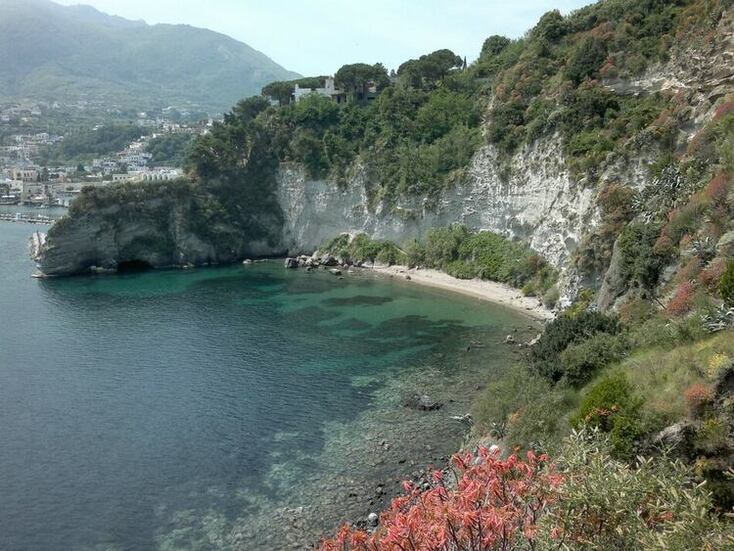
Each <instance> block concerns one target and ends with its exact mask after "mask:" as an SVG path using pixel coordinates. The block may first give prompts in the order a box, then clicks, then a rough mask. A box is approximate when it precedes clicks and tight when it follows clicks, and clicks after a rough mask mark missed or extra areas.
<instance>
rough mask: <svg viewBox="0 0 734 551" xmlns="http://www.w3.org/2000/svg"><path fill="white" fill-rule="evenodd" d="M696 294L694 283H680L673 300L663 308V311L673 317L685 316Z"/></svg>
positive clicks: (691, 306)
mask: <svg viewBox="0 0 734 551" xmlns="http://www.w3.org/2000/svg"><path fill="white" fill-rule="evenodd" d="M695 293H696V285H695V284H694V283H690V282H686V283H681V284H680V285H679V286H678V289H676V291H675V294H674V295H673V298H671V299H670V302H669V303H668V305H667V306H666V308H665V311H666V312H667V313H668V314H669V315H671V316H673V317H680V316H682V315H684V314H687V313H688V312H690V311H691V308H693V299H694V296H695Z"/></svg>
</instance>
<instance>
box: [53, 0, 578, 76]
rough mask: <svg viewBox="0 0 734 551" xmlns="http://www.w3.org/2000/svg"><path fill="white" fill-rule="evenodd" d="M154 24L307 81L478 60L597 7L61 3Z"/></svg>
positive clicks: (165, 0) (436, 0) (214, 0)
mask: <svg viewBox="0 0 734 551" xmlns="http://www.w3.org/2000/svg"><path fill="white" fill-rule="evenodd" d="M56 1H59V2H60V3H62V4H80V3H81V4H90V5H92V6H94V7H96V8H97V9H99V10H101V11H104V12H106V13H111V14H114V15H120V16H123V17H126V18H128V19H144V20H145V21H147V22H148V23H151V24H153V23H187V24H189V25H194V26H197V27H205V28H208V29H212V30H215V31H219V32H222V33H224V34H227V35H230V36H232V37H234V38H236V39H238V40H241V41H243V42H246V43H247V44H249V45H250V46H252V47H253V48H256V49H258V50H260V51H262V52H263V53H265V54H267V55H268V56H269V57H271V58H273V59H274V60H275V61H277V62H278V63H280V64H281V65H283V66H284V67H286V68H287V69H291V70H293V71H297V72H299V73H301V74H304V75H317V74H327V73H334V72H335V71H336V70H337V69H338V68H339V67H341V66H342V65H343V64H345V63H355V62H365V63H376V62H378V61H380V62H382V63H384V64H385V65H386V66H387V67H388V69H392V68H397V67H398V65H400V64H401V63H402V62H403V61H405V60H407V59H411V58H414V57H417V56H419V55H422V54H424V53H428V52H431V51H433V50H437V49H439V48H449V49H451V50H453V51H454V52H456V53H457V54H459V55H461V56H466V57H467V58H468V60H469V61H472V60H473V59H475V58H476V57H477V55H478V54H479V50H480V49H481V45H482V42H483V41H484V39H485V38H486V37H487V36H489V35H492V34H503V35H506V36H509V37H518V36H521V35H522V34H523V33H524V32H525V31H526V30H527V29H528V28H530V27H532V26H533V25H534V24H535V22H536V21H537V20H538V18H539V17H540V16H541V15H542V14H543V13H545V12H546V11H548V10H551V9H554V8H558V9H560V10H561V12H562V13H564V14H566V13H568V12H569V11H571V10H574V9H576V8H579V7H581V6H583V5H586V4H589V3H591V2H592V0H514V1H513V0H356V1H355V0H301V1H296V0H277V1H273V0H82V1H80V0H56Z"/></svg>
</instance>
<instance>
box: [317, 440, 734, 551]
mask: <svg viewBox="0 0 734 551" xmlns="http://www.w3.org/2000/svg"><path fill="white" fill-rule="evenodd" d="M453 465H454V472H455V474H456V478H457V482H456V484H451V485H450V484H446V483H444V478H445V476H444V475H443V474H442V473H441V472H436V473H434V477H433V479H434V482H433V484H429V486H428V488H427V489H424V490H421V489H419V488H417V487H415V486H414V485H412V484H409V483H405V485H404V487H405V491H406V494H405V495H403V496H400V497H398V498H396V499H394V500H393V502H392V504H391V507H390V509H389V510H387V511H385V512H384V513H382V515H381V517H380V524H379V527H378V528H377V529H376V530H375V531H374V532H373V533H368V532H366V531H363V530H359V529H356V528H353V527H350V526H346V525H345V526H343V527H342V528H340V529H339V531H338V532H337V534H336V536H335V537H334V538H332V539H328V540H325V541H323V542H322V543H321V544H320V547H319V549H320V550H321V551H395V550H396V549H406V550H408V549H410V550H414V551H464V550H469V549H471V550H476V551H500V550H510V549H514V550H518V551H520V550H529V549H535V550H537V551H550V550H552V549H568V550H570V551H575V550H579V551H580V550H584V549H650V550H655V549H659V550H661V551H662V550H664V549H710V550H713V549H728V548H729V547H730V544H731V542H732V541H733V538H734V529H733V528H732V525H731V523H729V522H727V521H726V520H723V519H719V518H717V517H716V516H715V515H713V514H712V513H711V509H712V501H711V495H710V494H709V493H708V492H707V491H706V489H705V487H704V486H703V485H700V484H695V483H694V482H693V478H694V477H693V473H692V471H691V469H690V468H688V467H686V466H685V465H683V464H682V463H680V462H674V461H670V460H669V459H667V458H666V457H662V458H658V459H644V458H640V459H638V461H637V462H636V463H635V465H634V466H633V467H632V468H630V466H629V465H628V464H627V463H624V462H621V461H618V460H616V459H614V458H613V456H612V455H611V453H610V443H609V441H608V440H607V439H606V438H603V437H601V436H600V435H599V434H598V433H595V432H592V431H581V432H578V433H574V434H572V435H571V436H570V437H569V438H568V439H566V440H565V441H564V443H563V448H562V450H561V453H560V454H559V455H558V458H557V460H556V462H555V463H552V462H550V460H549V458H548V457H547V456H540V457H538V456H536V455H534V454H532V453H528V455H527V459H526V460H523V459H520V458H519V457H518V456H517V455H511V456H510V457H508V458H507V459H504V460H503V459H501V458H500V457H499V453H498V452H496V451H495V452H490V451H488V450H487V449H485V448H480V449H479V451H478V452H477V453H476V454H462V455H457V456H455V457H454V459H453Z"/></svg>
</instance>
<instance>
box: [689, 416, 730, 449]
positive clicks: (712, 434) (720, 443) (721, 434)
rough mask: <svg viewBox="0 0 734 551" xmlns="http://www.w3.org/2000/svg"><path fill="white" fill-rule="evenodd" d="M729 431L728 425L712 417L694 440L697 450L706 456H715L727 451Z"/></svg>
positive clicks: (702, 425) (702, 426)
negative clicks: (717, 453)
mask: <svg viewBox="0 0 734 551" xmlns="http://www.w3.org/2000/svg"><path fill="white" fill-rule="evenodd" d="M727 436H728V430H727V427H726V425H724V423H722V422H721V421H720V420H719V419H717V418H715V417H711V418H709V419H706V421H704V422H703V423H702V424H701V426H700V427H699V429H698V431H697V432H696V436H695V439H694V444H695V446H696V449H697V450H699V451H700V452H703V453H705V454H714V453H716V452H720V451H721V450H726V449H727V447H728V444H727Z"/></svg>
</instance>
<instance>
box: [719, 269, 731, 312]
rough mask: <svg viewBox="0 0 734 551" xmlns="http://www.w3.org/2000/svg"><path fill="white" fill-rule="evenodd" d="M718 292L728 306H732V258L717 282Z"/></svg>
mask: <svg viewBox="0 0 734 551" xmlns="http://www.w3.org/2000/svg"><path fill="white" fill-rule="evenodd" d="M719 294H720V295H721V298H722V299H724V302H725V303H726V304H727V305H729V306H734V260H730V261H729V265H728V266H727V267H726V271H725V272H724V274H723V275H722V276H721V281H720V282H719Z"/></svg>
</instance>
